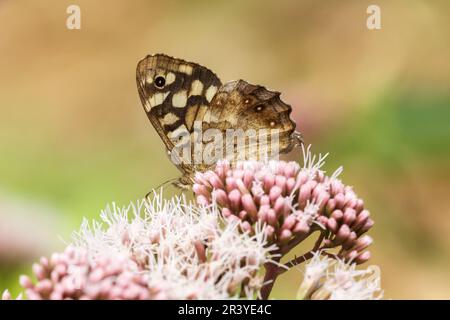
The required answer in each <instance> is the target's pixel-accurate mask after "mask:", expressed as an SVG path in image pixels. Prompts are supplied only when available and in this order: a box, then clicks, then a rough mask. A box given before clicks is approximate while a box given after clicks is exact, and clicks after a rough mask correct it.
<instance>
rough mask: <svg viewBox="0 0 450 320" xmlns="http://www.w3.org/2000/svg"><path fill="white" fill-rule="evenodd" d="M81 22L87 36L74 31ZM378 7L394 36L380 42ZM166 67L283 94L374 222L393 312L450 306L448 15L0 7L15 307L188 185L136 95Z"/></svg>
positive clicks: (0, 124) (8, 257)
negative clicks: (192, 68)
mask: <svg viewBox="0 0 450 320" xmlns="http://www.w3.org/2000/svg"><path fill="white" fill-rule="evenodd" d="M70 4H77V5H79V6H80V7H81V27H82V29H81V30H68V29H67V28H66V26H65V22H66V18H67V14H66V8H67V7H68V6H69V5H70ZM370 4H377V5H379V6H380V7H381V23H382V29H381V30H375V31H369V30H368V29H367V28H366V18H367V16H368V15H367V13H366V9H367V7H368V5H370ZM156 52H164V53H167V54H169V55H174V56H177V57H181V58H184V59H187V60H191V61H195V62H199V63H201V64H203V65H205V66H208V67H209V68H211V69H212V70H214V71H215V72H216V73H217V74H218V75H219V76H220V77H221V79H222V80H223V81H228V80H232V79H238V78H243V79H245V80H247V81H249V82H252V83H256V84H263V85H266V86H267V87H269V88H272V89H276V90H279V91H281V92H282V98H283V100H284V101H286V102H288V103H290V104H291V105H292V106H293V109H294V112H293V116H294V118H295V120H296V121H297V125H298V129H299V130H300V131H302V132H303V133H304V137H305V140H306V142H307V143H311V144H312V145H313V151H314V152H317V153H318V152H330V156H329V158H328V162H327V166H326V167H327V170H328V172H332V171H333V170H335V169H336V168H337V167H339V166H340V165H343V166H344V169H345V170H344V174H343V175H342V178H343V181H344V182H346V183H348V184H350V185H353V186H354V188H355V191H356V192H357V193H358V194H359V195H360V196H362V197H363V198H364V199H365V201H366V205H367V207H368V208H369V209H370V210H371V212H372V215H373V218H374V220H375V222H376V224H375V227H374V228H373V229H372V231H371V235H372V236H373V237H374V238H375V244H374V245H373V247H372V256H373V258H372V260H371V262H372V263H374V264H378V265H379V266H380V267H381V269H382V285H383V287H384V289H385V297H386V298H393V299H407V298H417V299H428V298H439V299H445V298H446V299H449V298H450V268H449V267H450V212H449V211H450V210H449V208H450V197H449V192H450V185H449V181H450V180H449V179H450V148H449V147H450V90H449V88H450V59H449V52H450V2H449V1H446V0H442V1H436V0H434V1H425V0H423V1H419V0H403V1H400V0H395V1H393V0H389V1H387V0H386V1H382V0H371V1H365V0H354V1H352V0H345V1H343V0H334V1H316V0H303V1H300V0H291V1H270V2H269V1H261V0H251V1H238V0H227V1H206V0H203V1H173V0H170V1H157V2H156V1H147V0H135V1H117V0H109V1H106V0H104V1H88V0H76V1H75V0H73V1H65V0H58V1H56V0H54V1H49V0H41V1H32V0H22V1H12V0H0V289H4V288H10V289H12V292H13V293H14V294H17V293H18V292H19V291H20V288H19V287H18V285H17V279H18V276H19V274H21V273H30V265H31V262H32V261H34V260H35V259H37V258H38V257H39V256H41V255H44V254H49V253H51V252H52V251H53V250H59V249H61V248H63V247H64V245H65V242H67V241H69V240H70V234H71V231H72V230H76V229H78V227H79V225H80V223H81V220H82V218H83V217H87V218H95V217H98V214H99V212H100V210H101V209H102V208H104V207H105V205H106V204H107V203H110V202H112V201H115V202H117V203H119V204H127V203H128V202H129V201H130V200H135V199H138V198H140V197H142V196H143V195H144V194H145V193H146V192H147V191H149V190H150V189H151V188H152V187H156V186H158V185H160V184H161V183H163V182H165V181H167V180H169V179H171V178H174V177H177V175H178V172H177V171H176V169H175V168H174V166H172V165H171V164H170V162H169V160H168V159H167V157H166V155H165V150H164V148H163V144H162V142H161V141H160V139H159V137H158V136H157V134H156V132H155V130H154V129H153V128H152V127H151V125H150V123H149V122H148V120H147V118H146V116H145V114H144V112H143V110H142V107H141V105H140V101H139V98H138V94H137V90H136V87H135V65H136V63H137V61H138V60H139V59H140V58H142V57H143V56H145V55H146V54H147V53H156ZM289 157H290V158H291V159H297V160H300V152H298V151H296V152H293V153H292V154H291V155H290V156H289ZM299 253H300V252H299ZM301 276H302V274H301V272H300V271H299V270H293V271H291V272H289V273H287V274H286V275H283V276H282V277H281V278H280V279H279V280H278V283H277V285H276V287H275V291H274V294H273V297H274V298H292V297H294V296H295V292H296V289H297V287H298V285H299V283H300V281H301ZM0 291H1V290H0Z"/></svg>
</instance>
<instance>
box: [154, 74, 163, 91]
mask: <svg viewBox="0 0 450 320" xmlns="http://www.w3.org/2000/svg"><path fill="white" fill-rule="evenodd" d="M165 84H166V79H165V78H164V77H163V76H157V77H156V78H155V86H156V87H157V88H159V89H161V88H164V85H165Z"/></svg>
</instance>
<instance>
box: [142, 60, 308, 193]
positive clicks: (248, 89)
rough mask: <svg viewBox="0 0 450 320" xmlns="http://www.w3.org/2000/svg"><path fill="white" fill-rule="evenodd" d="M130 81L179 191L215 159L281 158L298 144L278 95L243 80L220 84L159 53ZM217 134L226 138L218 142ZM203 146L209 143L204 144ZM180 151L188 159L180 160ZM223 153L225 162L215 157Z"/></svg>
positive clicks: (202, 69)
mask: <svg viewBox="0 0 450 320" xmlns="http://www.w3.org/2000/svg"><path fill="white" fill-rule="evenodd" d="M136 81H137V87H138V91H139V96H140V98H141V102H142V105H143V107H144V110H145V112H146V113H147V116H148V118H149V120H150V122H151V123H152V125H153V126H154V127H155V129H156V131H157V132H158V134H159V135H160V137H161V138H162V140H163V141H164V143H165V145H166V148H167V152H168V154H169V155H170V157H171V160H172V162H173V163H174V164H175V165H176V166H177V167H178V168H179V169H180V171H181V172H182V174H183V175H182V177H181V178H180V179H179V180H178V181H177V182H176V183H175V184H176V185H177V186H179V187H189V186H190V185H192V183H193V179H194V174H195V172H196V171H206V170H208V169H210V168H211V167H212V166H214V164H215V163H216V162H217V161H218V160H219V159H221V158H227V159H229V160H230V161H235V160H244V159H261V158H262V156H261V155H262V154H263V153H262V151H264V150H265V151H270V152H271V154H272V155H273V154H274V152H272V151H273V149H277V150H276V152H275V153H287V152H289V151H290V150H292V148H294V147H296V146H298V145H300V144H301V143H302V140H301V135H300V133H298V132H296V131H295V122H294V121H293V120H292V119H290V113H291V111H292V109H291V107H290V106H289V105H287V104H285V103H284V102H283V101H281V99H280V93H279V92H273V91H269V90H267V89H266V88H265V87H263V86H259V85H253V84H250V83H247V82H246V81H244V80H237V81H230V82H228V83H225V84H222V83H221V81H220V79H219V78H218V77H217V76H216V75H215V74H214V73H213V72H212V71H211V70H209V69H207V68H205V67H203V66H201V65H198V64H196V63H192V62H187V61H184V60H181V59H176V58H172V57H169V56H167V55H164V54H155V55H148V56H147V57H145V58H144V59H142V60H141V61H139V63H138V65H137V70H136ZM236 132H239V133H243V132H244V134H246V136H245V139H244V140H241V141H236V140H238V138H239V135H238V134H236V135H235V136H233V134H235V133H236ZM248 132H251V133H252V134H256V135H253V136H252V135H251V134H249V135H247V133H248ZM221 134H222V136H223V137H226V138H227V139H219V138H220V135H221ZM212 137H214V138H215V139H212ZM230 137H231V139H228V138H230ZM235 138H236V139H235ZM262 138H264V139H262ZM208 141H210V142H213V143H210V144H209V145H206V144H207V142H208ZM224 141H226V142H224ZM230 141H231V143H230ZM242 141H243V143H242ZM261 141H265V142H266V143H265V144H263V143H262V142H261ZM267 141H268V142H269V143H267ZM274 142H276V144H274ZM263 145H264V147H263ZM275 145H276V148H275V147H274V146H275ZM202 147H204V149H202ZM180 150H184V151H186V150H187V152H185V154H186V153H187V154H188V155H189V157H187V158H186V157H185V155H184V156H183V157H181V156H180V152H179V151H180ZM224 150H225V153H226V155H227V157H225V156H221V154H220V151H222V153H223V152H224ZM240 151H245V152H240ZM236 153H243V154H244V155H245V156H244V159H243V158H242V157H241V158H237V157H236ZM207 154H208V155H211V154H213V155H214V156H213V157H209V158H207V157H206V155H207ZM230 154H231V158H230ZM218 155H219V156H218ZM222 155H223V154H222Z"/></svg>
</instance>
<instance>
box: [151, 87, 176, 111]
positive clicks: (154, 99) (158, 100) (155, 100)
mask: <svg viewBox="0 0 450 320" xmlns="http://www.w3.org/2000/svg"><path fill="white" fill-rule="evenodd" d="M169 93H170V92H169V91H167V92H158V93H155V94H154V95H152V96H150V97H149V98H148V101H149V105H147V104H146V106H145V109H146V110H147V112H149V111H150V109H151V108H153V107H156V106H159V105H160V104H162V103H163V102H164V100H166V98H167V96H168V95H169Z"/></svg>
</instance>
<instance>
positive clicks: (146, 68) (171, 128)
mask: <svg viewBox="0 0 450 320" xmlns="http://www.w3.org/2000/svg"><path fill="white" fill-rule="evenodd" d="M161 79H162V80H161ZM136 82H137V86H138V91H139V96H140V98H141V102H142V105H143V107H144V110H145V112H146V114H147V116H148V118H149V120H150V122H151V123H152V125H153V127H154V128H155V129H156V131H157V132H158V134H159V136H160V137H161V139H162V140H163V142H164V144H165V145H166V148H167V151H168V153H169V154H170V156H171V159H172V161H173V162H174V163H175V165H177V167H178V168H179V169H180V170H181V172H182V173H183V176H192V175H193V172H195V171H196V170H197V168H196V166H195V165H193V164H192V163H189V162H186V161H183V159H179V155H178V154H177V155H175V154H172V152H173V151H174V147H175V146H177V147H180V148H182V147H183V145H185V146H188V147H191V145H192V141H193V140H194V136H195V132H194V123H195V121H202V119H203V117H204V115H205V113H206V111H207V109H208V108H209V105H210V102H211V100H212V98H213V97H214V95H215V94H216V92H217V90H218V89H219V88H220V87H221V82H220V79H219V78H218V77H217V76H216V75H215V74H214V73H213V72H212V71H211V70H209V69H207V68H205V67H203V66H201V65H199V64H196V63H192V62H187V61H184V60H181V59H176V58H173V57H169V56H167V55H164V54H155V55H149V56H147V57H145V58H144V59H142V60H141V61H139V63H138V65H137V70H136Z"/></svg>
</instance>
